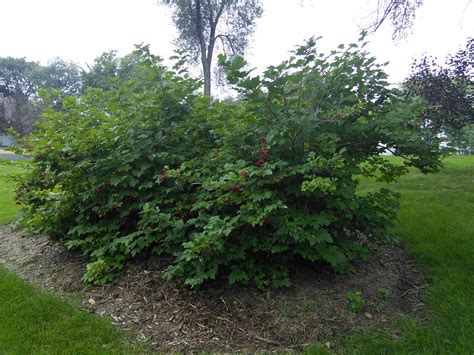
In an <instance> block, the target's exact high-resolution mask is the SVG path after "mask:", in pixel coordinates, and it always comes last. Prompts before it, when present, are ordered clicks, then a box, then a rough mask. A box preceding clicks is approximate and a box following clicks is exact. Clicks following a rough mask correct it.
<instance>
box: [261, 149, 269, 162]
mask: <svg viewBox="0 0 474 355" xmlns="http://www.w3.org/2000/svg"><path fill="white" fill-rule="evenodd" d="M268 152H269V150H268V149H267V148H262V149H260V156H261V157H262V158H263V159H265V158H268Z"/></svg>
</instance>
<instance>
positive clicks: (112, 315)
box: [0, 226, 425, 352]
mask: <svg viewBox="0 0 474 355" xmlns="http://www.w3.org/2000/svg"><path fill="white" fill-rule="evenodd" d="M372 251H373V252H374V257H373V258H371V259H370V260H368V261H361V262H358V263H356V264H354V267H355V270H356V272H355V273H353V274H351V275H336V274H334V273H331V272H330V271H329V270H328V269H327V268H325V267H323V266H318V267H313V268H309V269H306V270H300V271H297V272H295V274H294V275H293V279H292V287H291V288H287V289H281V290H276V291H271V292H266V293H263V292H261V291H259V290H256V289H255V288H252V287H243V286H228V285H226V283H225V282H223V281H216V282H214V283H211V284H208V285H207V286H206V287H204V288H202V289H201V290H200V291H198V292H196V291H194V292H193V291H190V290H189V289H186V288H184V287H182V286H180V285H179V284H178V283H177V282H175V281H171V282H170V281H165V280H163V273H164V270H165V269H166V267H167V265H169V262H170V261H169V260H167V259H160V258H155V259H150V260H146V261H142V262H139V263H136V264H133V265H130V266H129V267H128V268H127V269H126V270H125V271H124V272H123V274H122V275H121V276H119V277H118V278H117V279H116V280H115V281H114V282H112V283H110V284H107V285H105V286H103V287H93V286H90V285H85V284H84V283H83V282H82V281H81V277H82V275H83V274H84V271H85V266H86V260H85V259H84V258H83V257H81V256H80V255H78V254H75V253H72V252H70V251H67V250H65V249H64V248H63V247H62V246H61V245H60V244H58V243H55V242H53V241H51V240H49V239H48V238H47V237H46V236H30V235H27V234H26V233H25V232H23V231H22V230H20V229H15V228H14V227H12V226H7V227H4V228H2V229H0V265H2V266H4V267H6V268H7V269H9V270H11V271H13V272H15V273H17V274H18V275H20V276H21V277H22V278H24V279H25V280H27V281H30V282H33V283H35V284H37V285H40V286H41V287H42V288H44V289H47V290H51V291H53V292H55V293H59V294H61V295H64V296H67V297H73V298H74V299H78V298H79V299H80V300H81V301H80V302H81V304H82V306H83V307H84V308H86V309H87V310H89V311H90V312H93V313H98V314H102V315H105V316H108V317H109V319H110V320H111V322H113V323H114V324H116V325H117V326H119V327H121V328H125V329H131V330H133V331H134V332H136V333H137V334H138V336H139V338H140V339H141V340H143V341H146V342H148V343H149V344H150V345H151V346H152V347H153V348H154V349H155V350H157V351H164V352H181V351H183V352H199V351H218V352H231V351H232V352H255V351H278V352H281V351H295V350H296V351H298V350H302V349H303V348H304V347H305V346H307V345H309V344H314V343H317V342H318V343H323V344H326V345H327V346H331V347H333V346H334V345H337V344H333V343H332V342H333V341H334V339H335V338H334V337H335V336H339V335H344V334H350V333H353V332H355V331H357V330H359V329H360V328H361V327H377V328H386V329H390V327H391V325H392V324H393V322H394V321H395V320H397V319H399V317H400V316H401V315H404V314H415V315H416V314H421V313H423V312H421V313H420V311H421V310H422V309H423V306H424V305H423V303H422V301H421V300H420V295H419V294H420V291H421V290H422V289H423V288H424V287H425V283H424V282H423V280H422V278H421V275H420V273H419V271H418V270H416V268H415V267H414V265H413V264H412V262H411V261H410V260H409V259H408V257H407V256H406V254H405V253H404V251H403V249H402V248H400V247H398V246H386V245H376V246H373V247H372ZM379 288H386V289H388V290H390V297H389V298H388V299H386V300H383V299H381V298H380V297H379V296H378V294H377V290H378V289H379ZM351 291H361V292H362V294H363V299H364V301H365V308H364V310H363V311H362V312H360V313H354V312H351V311H349V309H348V307H347V299H346V293H347V292H351ZM393 336H394V337H396V336H397V335H396V334H393ZM336 339H337V338H336ZM328 341H331V345H330V344H329V343H328Z"/></svg>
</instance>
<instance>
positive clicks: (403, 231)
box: [0, 156, 474, 354]
mask: <svg viewBox="0 0 474 355" xmlns="http://www.w3.org/2000/svg"><path fill="white" fill-rule="evenodd" d="M15 169H17V168H14V167H12V166H5V165H1V164H0V206H1V214H0V216H1V217H0V221H3V222H5V221H7V220H9V219H11V218H13V215H14V211H15V209H16V206H15V205H14V204H13V203H12V201H11V197H12V194H11V192H9V188H10V187H9V186H7V185H6V184H5V181H6V180H5V178H4V175H5V174H6V172H8V171H15ZM380 186H381V184H379V183H376V182H373V181H368V180H367V181H364V186H363V188H364V189H365V190H370V189H373V188H377V187H380ZM391 188H392V189H394V190H396V191H399V192H401V193H402V201H401V202H402V208H401V210H400V212H399V222H398V223H397V234H398V236H399V237H400V239H401V241H402V243H403V244H404V246H405V247H406V249H407V251H408V253H409V254H410V255H411V257H412V258H413V260H414V261H415V262H416V263H417V264H418V266H419V268H420V269H421V270H422V271H423V272H424V275H425V277H426V279H427V281H428V282H429V288H428V289H427V290H426V291H425V293H424V301H425V302H426V304H427V309H428V312H429V314H428V318H429V319H428V320H427V321H426V322H420V321H416V320H415V319H413V318H410V317H406V318H405V319H403V320H401V321H400V322H399V324H397V325H396V327H395V328H393V329H392V330H391V331H390V332H383V331H380V330H376V329H372V330H370V329H362V330H361V332H360V334H359V335H356V336H351V337H349V338H345V337H343V336H341V337H340V338H338V339H337V341H336V343H339V345H340V347H342V349H339V350H342V351H343V352H344V353H360V354H409V353H410V354H473V353H474V336H473V334H474V291H473V285H474V157H472V156H471V157H450V158H448V159H447V160H446V161H445V169H443V170H442V171H441V172H439V173H438V174H432V175H422V174H420V173H417V172H415V171H413V172H412V173H411V174H409V175H408V176H406V177H404V178H402V179H401V180H400V182H399V183H397V184H396V185H393V186H391ZM0 302H1V304H2V306H1V307H0V353H4V352H6V353H41V352H43V353H44V352H47V353H54V352H61V353H89V352H93V353H97V352H108V353H110V352H126V353H130V352H132V351H134V348H127V347H126V345H124V344H123V341H122V340H121V339H124V338H123V334H122V333H119V332H117V331H116V330H114V328H113V327H112V326H111V325H110V324H109V323H108V322H107V321H106V320H103V319H100V318H98V317H94V316H91V315H89V314H86V313H84V312H80V311H77V310H75V309H74V308H73V307H72V306H70V305H68V304H67V303H64V302H62V301H59V300H58V299H57V298H53V297H52V296H49V295H45V294H44V293H42V292H40V291H38V290H37V289H36V288H34V287H32V286H30V285H27V284H25V283H24V282H22V281H21V280H19V279H18V278H16V277H15V276H13V275H11V274H8V273H6V272H5V271H2V270H0ZM394 335H396V336H395V337H394ZM308 351H309V352H313V353H316V352H320V353H325V352H326V350H325V349H324V348H321V347H313V348H311V349H308Z"/></svg>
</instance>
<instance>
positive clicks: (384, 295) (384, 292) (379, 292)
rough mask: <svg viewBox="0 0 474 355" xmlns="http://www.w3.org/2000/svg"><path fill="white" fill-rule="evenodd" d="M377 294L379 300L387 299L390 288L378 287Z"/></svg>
mask: <svg viewBox="0 0 474 355" xmlns="http://www.w3.org/2000/svg"><path fill="white" fill-rule="evenodd" d="M377 296H378V297H379V298H380V299H381V300H387V299H388V298H389V297H390V290H389V289H388V288H384V287H380V288H379V289H378V290H377Z"/></svg>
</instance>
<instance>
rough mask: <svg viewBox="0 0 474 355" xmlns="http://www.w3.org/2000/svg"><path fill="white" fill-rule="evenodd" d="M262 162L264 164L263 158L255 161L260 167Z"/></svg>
mask: <svg viewBox="0 0 474 355" xmlns="http://www.w3.org/2000/svg"><path fill="white" fill-rule="evenodd" d="M264 164H265V160H263V159H260V160H259V161H257V166H258V167H259V168H261V167H262V166H263V165H264Z"/></svg>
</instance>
